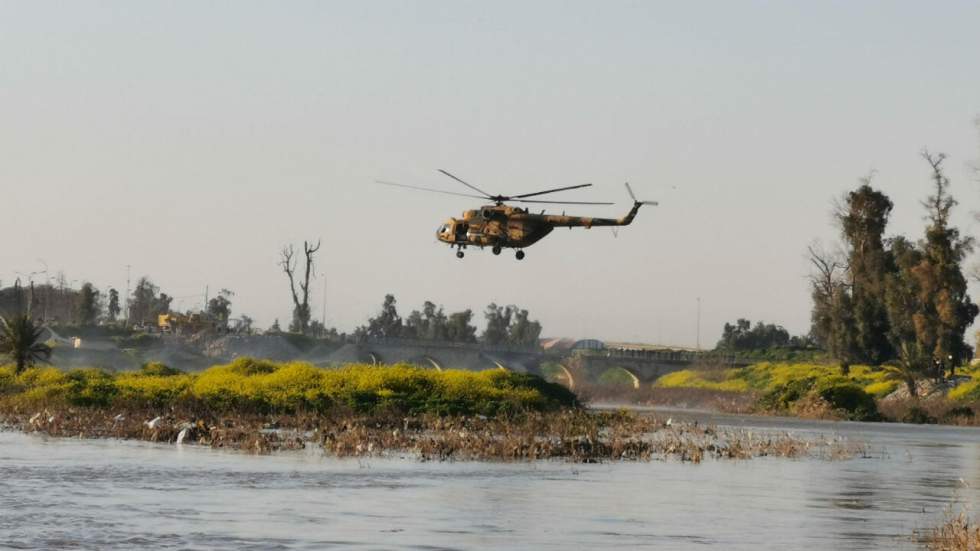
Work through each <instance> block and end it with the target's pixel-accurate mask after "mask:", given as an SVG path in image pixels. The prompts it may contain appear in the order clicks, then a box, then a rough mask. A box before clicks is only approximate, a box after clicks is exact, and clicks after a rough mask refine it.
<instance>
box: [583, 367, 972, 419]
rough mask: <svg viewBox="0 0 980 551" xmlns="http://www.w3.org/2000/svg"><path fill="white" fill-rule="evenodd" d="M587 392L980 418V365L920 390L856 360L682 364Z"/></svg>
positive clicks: (741, 407)
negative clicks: (847, 363)
mask: <svg viewBox="0 0 980 551" xmlns="http://www.w3.org/2000/svg"><path fill="white" fill-rule="evenodd" d="M579 395H580V397H581V398H582V399H583V400H585V401H588V402H592V403H595V402H610V401H622V402H629V403H634V404H642V405H652V406H668V407H682V408H692V409H708V410H712V411H720V412H726V413H742V414H745V413H751V414H757V415H781V416H794V417H801V418H805V419H829V420H852V421H886V422H904V423H917V424H948V425H963V426H978V425H980V367H971V368H965V369H963V370H958V372H957V377H956V378H955V379H954V380H952V381H948V382H947V383H945V384H934V383H932V382H931V381H920V382H919V383H918V385H917V395H916V396H914V397H913V396H910V394H909V392H908V389H907V386H906V384H905V383H904V381H903V380H902V379H901V378H900V376H899V374H897V373H896V372H895V371H893V370H890V369H888V368H871V367H867V366H853V367H851V369H850V370H849V372H848V373H847V374H842V373H841V371H840V369H839V367H837V366H834V365H831V364H786V363H760V364H755V365H752V366H749V367H746V368H723V367H719V368H710V367H709V368H701V369H690V370H684V371H677V372H674V373H670V374H667V375H664V376H663V377H660V378H659V379H658V380H657V381H655V382H654V383H653V384H652V385H647V386H645V387H641V388H638V389H629V390H623V389H622V387H619V388H613V387H610V386H584V385H582V388H580V389H579Z"/></svg>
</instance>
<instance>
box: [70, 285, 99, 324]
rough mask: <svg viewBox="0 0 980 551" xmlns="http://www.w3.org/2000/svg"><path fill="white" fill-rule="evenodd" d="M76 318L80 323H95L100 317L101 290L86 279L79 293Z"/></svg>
mask: <svg viewBox="0 0 980 551" xmlns="http://www.w3.org/2000/svg"><path fill="white" fill-rule="evenodd" d="M76 310H77V313H76V316H75V317H76V319H77V320H78V323H79V324H80V325H84V326H90V325H95V322H96V320H97V319H98V317H99V310H100V308H99V291H98V289H96V288H95V286H94V285H92V284H91V283H89V282H88V281H86V282H85V283H83V284H82V288H81V290H80V291H79V294H78V304H77V307H76Z"/></svg>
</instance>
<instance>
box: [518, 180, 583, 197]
mask: <svg viewBox="0 0 980 551" xmlns="http://www.w3.org/2000/svg"><path fill="white" fill-rule="evenodd" d="M591 185H592V184H579V185H577V186H567V187H557V188H555V189H546V190H544V191H535V192H534V193H525V194H524V195H514V196H513V198H514V199H520V198H521V197H534V196H535V195H544V194H545V193H554V192H556V191H566V190H569V189H579V188H583V187H589V186H591Z"/></svg>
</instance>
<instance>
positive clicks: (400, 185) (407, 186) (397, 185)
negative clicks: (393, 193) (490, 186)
mask: <svg viewBox="0 0 980 551" xmlns="http://www.w3.org/2000/svg"><path fill="white" fill-rule="evenodd" d="M374 183H376V184H381V185H384V186H395V187H404V188H408V189H417V190H419V191H431V192H432V193H445V194H446V195H458V196H460V197H472V198H474V199H486V197H481V196H479V195H470V194H467V193H456V192H455V191H445V190H441V189H432V188H427V187H419V186H409V185H405V184H396V183H395V182H384V181H381V180H375V181H374Z"/></svg>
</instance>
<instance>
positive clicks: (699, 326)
mask: <svg viewBox="0 0 980 551" xmlns="http://www.w3.org/2000/svg"><path fill="white" fill-rule="evenodd" d="M697 338H698V340H697V348H698V352H700V351H701V297H698V337H697Z"/></svg>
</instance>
